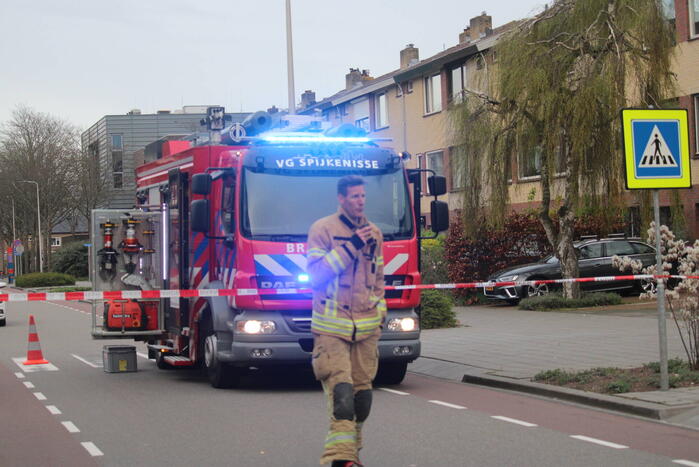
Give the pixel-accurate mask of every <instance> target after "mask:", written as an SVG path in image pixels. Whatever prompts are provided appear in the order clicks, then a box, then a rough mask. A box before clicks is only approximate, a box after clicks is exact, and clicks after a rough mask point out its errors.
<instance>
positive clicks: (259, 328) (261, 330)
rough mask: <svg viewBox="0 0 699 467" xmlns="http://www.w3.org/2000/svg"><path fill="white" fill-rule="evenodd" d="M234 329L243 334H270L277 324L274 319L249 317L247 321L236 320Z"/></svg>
mask: <svg viewBox="0 0 699 467" xmlns="http://www.w3.org/2000/svg"><path fill="white" fill-rule="evenodd" d="M236 330H237V331H238V332H240V333H243V334H272V333H273V332H274V331H276V330H277V325H276V324H274V321H258V320H256V319H250V320H247V321H238V322H237V323H236Z"/></svg>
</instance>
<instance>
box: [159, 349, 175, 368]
mask: <svg viewBox="0 0 699 467" xmlns="http://www.w3.org/2000/svg"><path fill="white" fill-rule="evenodd" d="M166 355H167V354H166V353H164V352H156V353H155V366H157V367H158V368H160V369H161V370H172V369H173V368H174V367H173V366H172V365H170V364H169V363H168V362H166V361H165V356H166Z"/></svg>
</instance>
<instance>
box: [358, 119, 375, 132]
mask: <svg viewBox="0 0 699 467" xmlns="http://www.w3.org/2000/svg"><path fill="white" fill-rule="evenodd" d="M354 126H356V127H357V128H361V129H362V130H364V131H366V132H367V133H369V132H370V131H371V126H370V125H369V117H364V118H360V119H359V120H355V121H354Z"/></svg>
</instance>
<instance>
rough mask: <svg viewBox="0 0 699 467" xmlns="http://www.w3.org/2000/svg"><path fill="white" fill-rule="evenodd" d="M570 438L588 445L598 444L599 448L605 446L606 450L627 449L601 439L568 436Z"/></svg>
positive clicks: (621, 445)
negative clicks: (585, 442)
mask: <svg viewBox="0 0 699 467" xmlns="http://www.w3.org/2000/svg"><path fill="white" fill-rule="evenodd" d="M570 437H571V438H575V439H579V440H580V441H587V442H588V443H594V444H599V445H600V446H607V447H608V448H614V449H628V448H629V447H628V446H624V445H623V444H616V443H610V442H609V441H604V440H603V439H597V438H590V437H588V436H583V435H570Z"/></svg>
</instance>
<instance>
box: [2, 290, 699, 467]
mask: <svg viewBox="0 0 699 467" xmlns="http://www.w3.org/2000/svg"><path fill="white" fill-rule="evenodd" d="M87 309H88V306H86V305H85V304H80V303H74V302H71V303H66V302H64V303H61V304H52V303H10V304H9V305H8V322H7V326H6V327H4V328H0V415H2V420H3V422H2V426H1V428H0V465H12V466H24V465H91V464H92V465H94V464H96V465H104V466H141V465H142V466H161V465H162V466H193V465H196V466H199V465H212V466H218V465H227V466H236V467H247V466H313V465H318V457H319V455H320V450H321V447H322V442H323V439H324V437H325V434H326V428H327V421H326V419H325V401H324V396H323V394H322V392H321V390H320V388H319V386H318V385H317V384H316V383H315V381H313V378H312V375H310V374H309V373H308V372H306V373H304V372H298V371H292V372H287V373H284V374H281V373H256V374H254V375H251V376H250V377H249V378H248V379H247V380H246V383H245V384H244V385H243V387H242V388H241V389H235V390H216V389H213V388H211V387H210V386H209V385H208V383H207V382H206V381H205V379H204V378H202V377H201V376H200V375H199V374H198V373H197V372H196V371H193V370H170V371H163V370H158V369H157V368H156V366H155V364H154V363H153V362H152V361H149V360H147V359H145V358H143V357H142V356H139V357H138V367H139V371H138V372H137V373H119V374H110V373H105V372H104V371H103V369H102V345H104V344H130V343H131V341H93V340H92V339H91V338H90V317H89V314H87V313H86V312H85V310H87ZM30 312H31V313H33V314H34V315H35V317H36V320H37V326H38V332H39V337H40V341H41V346H42V350H43V353H44V357H45V358H46V359H48V360H49V361H50V362H51V363H52V364H53V365H54V366H55V367H56V368H57V370H55V371H44V370H42V371H32V372H30V370H29V369H27V368H22V367H20V365H18V364H17V363H16V362H15V361H14V360H13V358H21V359H23V358H24V356H25V355H26V347H27V322H28V314H29V313H30ZM138 351H139V353H141V354H144V353H145V349H144V348H143V347H142V346H139V348H138ZM27 383H28V384H27ZM37 393H39V395H37ZM365 439H366V442H365V445H366V447H365V449H364V451H363V453H362V459H363V461H364V463H365V464H366V465H367V466H382V467H394V466H395V467H418V466H419V467H423V466H424V467H432V466H451V465H455V466H530V465H531V466H560V465H562V464H565V465H567V466H591V465H595V466H596V465H614V466H659V465H660V466H662V465H696V466H699V432H697V431H693V430H689V429H685V428H679V427H675V426H671V425H666V424H662V423H656V422H651V421H646V420H641V419H638V418H632V417H625V416H620V415H616V414H611V413H607V412H604V411H599V410H592V409H588V408H584V407H579V406H575V405H570V404H563V403H558V402H555V401H550V400H545V399H540V398H536V397H530V396H523V395H520V394H513V393H508V392H505V391H498V390H491V389H485V388H481V387H475V386H470V385H465V384H459V383H453V382H449V381H445V380H440V379H435V378H428V377H423V376H418V375H414V374H410V375H409V376H408V377H407V378H406V381H405V382H404V383H403V384H402V385H401V386H398V387H391V388H379V389H378V390H377V391H376V392H375V402H374V410H373V413H372V415H371V417H370V419H369V421H368V422H367V425H366V427H365ZM67 459H68V460H67ZM675 461H684V462H685V463H684V464H680V463H676V462H675ZM93 463H94V464H93Z"/></svg>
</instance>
